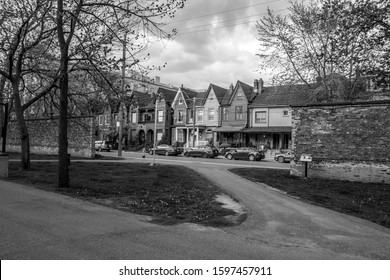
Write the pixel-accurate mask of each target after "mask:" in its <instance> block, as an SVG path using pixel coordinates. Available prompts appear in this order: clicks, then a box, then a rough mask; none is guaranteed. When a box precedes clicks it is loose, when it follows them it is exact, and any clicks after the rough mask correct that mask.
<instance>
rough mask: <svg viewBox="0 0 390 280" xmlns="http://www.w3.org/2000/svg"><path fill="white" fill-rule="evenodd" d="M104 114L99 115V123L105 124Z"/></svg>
mask: <svg viewBox="0 0 390 280" xmlns="http://www.w3.org/2000/svg"><path fill="white" fill-rule="evenodd" d="M103 120H104V116H102V115H100V116H99V125H103Z"/></svg>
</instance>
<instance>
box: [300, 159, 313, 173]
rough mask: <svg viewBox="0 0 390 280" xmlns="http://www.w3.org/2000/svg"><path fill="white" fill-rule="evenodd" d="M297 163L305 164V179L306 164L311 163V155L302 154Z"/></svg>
mask: <svg viewBox="0 0 390 280" xmlns="http://www.w3.org/2000/svg"><path fill="white" fill-rule="evenodd" d="M299 161H301V162H304V163H305V178H307V163H308V162H312V161H313V157H312V155H308V154H302V155H301V157H300V159H299Z"/></svg>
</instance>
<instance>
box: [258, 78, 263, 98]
mask: <svg viewBox="0 0 390 280" xmlns="http://www.w3.org/2000/svg"><path fill="white" fill-rule="evenodd" d="M263 89H264V81H263V79H262V78H260V79H259V94H260V93H262V91H263Z"/></svg>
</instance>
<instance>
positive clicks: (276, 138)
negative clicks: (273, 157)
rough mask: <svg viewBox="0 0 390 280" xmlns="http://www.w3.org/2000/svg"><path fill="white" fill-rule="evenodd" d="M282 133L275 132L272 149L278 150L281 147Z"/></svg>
mask: <svg viewBox="0 0 390 280" xmlns="http://www.w3.org/2000/svg"><path fill="white" fill-rule="evenodd" d="M279 142H280V134H274V135H273V139H272V149H275V150H278V149H280V146H279V145H280V144H279Z"/></svg>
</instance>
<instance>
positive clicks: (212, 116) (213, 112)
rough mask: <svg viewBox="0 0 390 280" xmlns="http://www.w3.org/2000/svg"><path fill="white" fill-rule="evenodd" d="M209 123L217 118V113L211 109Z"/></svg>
mask: <svg viewBox="0 0 390 280" xmlns="http://www.w3.org/2000/svg"><path fill="white" fill-rule="evenodd" d="M208 115H209V121H213V120H214V117H215V111H214V108H209V114H208Z"/></svg>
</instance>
